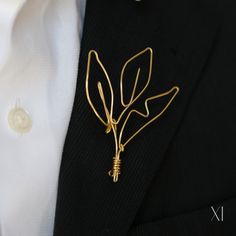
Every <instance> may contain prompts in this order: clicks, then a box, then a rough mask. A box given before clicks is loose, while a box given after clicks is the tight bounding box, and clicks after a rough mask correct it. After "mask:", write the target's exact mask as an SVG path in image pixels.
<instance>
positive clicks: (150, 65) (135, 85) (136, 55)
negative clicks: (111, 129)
mask: <svg viewBox="0 0 236 236" xmlns="http://www.w3.org/2000/svg"><path fill="white" fill-rule="evenodd" d="M146 52H149V53H150V56H149V72H148V78H147V82H146V84H145V85H144V87H143V88H142V90H141V91H140V92H139V93H138V94H137V95H136V96H135V93H136V88H137V84H138V81H139V76H140V71H141V68H138V70H137V74H136V78H135V82H134V86H133V90H132V94H131V98H130V100H129V102H128V103H125V102H124V89H123V80H124V73H125V70H126V68H127V66H128V65H129V64H130V62H133V61H134V60H135V59H136V58H138V57H140V56H142V55H143V54H145V53H146ZM152 66H153V50H152V49H151V48H150V47H147V48H145V49H144V50H143V51H141V52H139V53H138V54H135V55H134V56H133V57H131V58H129V59H128V60H127V61H126V62H125V64H124V66H123V67H122V71H121V75H120V101H121V104H122V106H123V107H125V109H124V110H123V111H122V112H121V114H120V116H119V117H118V119H117V121H116V123H117V124H118V123H119V122H120V120H121V119H122V117H123V115H124V114H125V112H126V111H127V110H128V109H129V108H130V106H131V105H132V104H133V103H134V102H135V101H136V100H137V99H138V98H139V97H140V96H141V95H142V94H143V93H144V91H145V90H146V89H147V87H148V85H149V83H150V80H151V76H152Z"/></svg>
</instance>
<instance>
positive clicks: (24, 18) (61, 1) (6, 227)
mask: <svg viewBox="0 0 236 236" xmlns="http://www.w3.org/2000/svg"><path fill="white" fill-rule="evenodd" d="M84 9H85V0H80V1H78V3H76V0H0V236H52V234H53V227H54V226H53V223H54V215H55V205H56V197H57V182H58V174H59V167H60V161H61V156H62V150H63V144H64V141H65V136H66V132H67V129H68V124H69V120H70V115H71V111H72V106H73V100H74V95H75V87H76V78H77V69H78V58H79V51H80V37H81V32H82V23H83V17H84ZM15 107H19V108H23V109H24V110H25V111H27V112H28V114H29V116H30V118H31V119H32V128H31V130H30V131H29V132H28V133H24V134H23V133H22V134H21V133H17V132H15V131H14V130H12V129H11V128H10V126H9V124H8V120H7V118H8V114H9V112H10V111H11V110H12V109H13V108H15Z"/></svg>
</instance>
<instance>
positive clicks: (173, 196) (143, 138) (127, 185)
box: [54, 0, 236, 236]
mask: <svg viewBox="0 0 236 236" xmlns="http://www.w3.org/2000/svg"><path fill="white" fill-rule="evenodd" d="M233 3H234V2H233V1H230V0H227V1H211V0H207V1H202V2H201V1H194V0H180V1H175V0H165V1H164V0H143V1H141V2H136V1H131V0H130V1H129V0H119V1H111V0H99V1H98V0H87V7H86V16H85V23H84V32H83V39H82V47H81V53H80V63H79V72H78V80H77V88H76V96H75V100H74V106H73V112H72V116H71V122H70V125H69V129H68V133H67V137H66V141H65V146H64V151H63V158H62V163H61V170H60V178H59V186H58V199H57V208H56V217H55V230H54V236H68V235H70V236H80V235H83V236H86V235H92V236H94V235H115V236H123V235H181V236H182V235H183V236H184V235H193V236H195V235H197V236H198V235H199V236H200V235H201V236H205V235H207V236H208V235H216V236H220V235H235V233H236V230H235V229H234V222H235V220H236V219H235V215H236V206H235V201H236V191H235V184H236V171H235V164H236V159H235V152H234V147H235V144H236V143H235V134H236V125H235V120H236V102H235V86H236V68H235V66H236V57H235V55H236V54H235V53H236V46H235V42H236V40H235V39H236V34H235V24H234V22H235V20H236V19H235V18H236V16H235V14H234V9H235V8H234V7H235V4H233ZM146 47H151V48H152V49H153V52H154V64H153V74H152V83H151V88H150V89H149V90H148V91H147V94H146V95H145V96H151V95H153V94H158V93H161V92H165V91H167V90H169V89H170V88H172V87H173V86H175V85H177V86H179V87H180V92H179V94H178V96H177V97H176V99H175V101H174V102H173V104H172V105H171V106H170V108H169V109H168V110H167V111H166V113H165V114H164V116H163V117H161V119H159V120H158V121H156V122H155V123H153V124H152V125H151V126H149V127H147V128H146V129H145V130H144V131H143V132H142V133H141V134H140V135H139V136H138V137H136V138H135V139H134V141H133V142H132V143H130V144H129V145H128V146H127V148H126V150H125V152H124V153H122V159H123V166H122V175H121V177H120V180H119V182H118V183H116V184H114V183H113V182H112V180H111V179H110V178H109V177H108V175H107V171H108V170H109V169H110V168H111V165H112V156H113V154H114V153H113V152H114V145H113V140H112V138H111V137H109V136H107V135H105V132H104V127H103V126H102V125H101V123H99V121H98V120H97V118H96V117H95V115H94V114H93V112H92V110H91V108H90V107H89V104H88V102H87V99H86V94H85V76H86V67H87V59H88V53H89V51H90V50H91V49H95V50H97V51H98V53H99V56H100V58H101V60H102V62H103V64H104V66H105V67H106V69H107V71H108V73H109V75H110V78H111V80H112V84H113V88H114V92H115V94H116V96H115V98H116V99H118V98H119V76H120V71H121V68H122V65H123V63H124V62H125V61H126V60H127V59H128V58H130V57H131V56H132V55H134V54H136V53H138V52H139V51H141V50H143V49H145V48H146ZM140 63H141V66H142V67H145V66H146V64H147V59H146V58H145V57H144V58H143V59H142V60H141V62H140ZM101 76H102V75H101V74H100V72H99V70H96V69H94V74H93V78H94V80H95V81H96V80H98V79H99V78H100V77H101ZM92 90H93V91H94V92H95V91H96V90H97V87H96V83H94V84H93V85H92ZM161 102H162V103H163V104H164V103H165V101H161ZM161 105H162V104H160V106H161ZM140 108H141V105H140ZM152 109H155V106H153V108H152ZM115 112H116V113H118V112H119V109H118V110H117V111H115ZM212 206H213V207H214V209H217V207H219V206H220V207H221V206H223V207H224V215H225V217H224V221H223V222H221V221H220V222H218V221H216V220H215V219H213V220H212V215H213V211H212V208H211V207H212Z"/></svg>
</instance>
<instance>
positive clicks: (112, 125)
mask: <svg viewBox="0 0 236 236" xmlns="http://www.w3.org/2000/svg"><path fill="white" fill-rule="evenodd" d="M145 53H148V55H149V71H148V78H147V81H146V83H145V85H144V86H143V88H142V89H141V91H139V92H137V85H138V84H139V80H140V72H141V69H140V68H138V70H137V73H136V78H135V81H134V85H133V87H132V93H131V95H130V98H129V100H128V101H125V99H124V85H123V82H124V74H125V71H126V68H127V66H128V65H129V64H130V63H131V62H132V61H134V60H135V59H137V58H138V57H140V56H141V55H143V54H145ZM92 56H95V59H96V61H97V63H98V65H99V66H100V68H101V69H102V71H103V73H104V75H105V78H106V80H105V81H106V83H107V86H108V88H109V90H110V91H109V93H110V98H109V102H108V99H107V98H106V97H105V93H104V90H103V88H104V86H103V83H102V82H101V81H98V82H97V89H98V94H99V97H100V99H101V103H102V107H103V110H104V114H103V116H104V117H105V118H102V116H101V115H100V114H99V112H98V110H97V109H96V108H95V106H94V103H93V102H92V100H91V96H90V91H89V81H90V70H91V58H92ZM152 67H153V51H152V49H151V48H146V49H144V50H143V51H141V52H139V53H137V54H136V55H134V56H133V57H131V58H130V59H128V60H127V61H126V62H125V64H124V66H123V68H122V70H121V75H120V102H121V105H122V107H123V110H122V112H121V113H120V115H119V116H118V118H116V119H115V118H114V114H113V113H114V92H113V87H112V84H111V80H110V78H109V75H108V72H107V71H106V69H105V67H104V65H103V64H102V62H101V60H100V59H99V55H98V53H97V52H96V51H95V50H91V51H89V54H88V64H87V72H86V83H85V88H86V96H87V100H88V103H89V105H90V106H91V108H92V110H93V112H94V113H95V115H96V116H97V118H98V119H99V120H100V122H101V123H102V124H103V125H104V126H105V128H106V134H110V133H112V134H113V139H114V143H115V153H114V157H113V167H112V169H111V170H110V171H109V172H108V174H109V176H110V177H112V179H113V182H118V180H119V175H120V174H121V153H122V152H124V150H125V147H126V146H127V144H128V143H130V142H131V141H132V140H133V139H134V138H135V137H136V136H137V135H138V134H139V133H140V132H141V131H142V130H143V129H144V128H146V127H147V126H148V125H150V124H151V123H152V122H154V121H155V120H157V119H158V118H160V117H161V116H162V115H163V114H164V112H165V111H166V110H167V109H168V107H169V106H170V105H171V103H172V102H173V100H174V99H175V97H176V95H177V94H178V92H179V87H177V86H174V87H173V88H171V89H170V90H168V91H166V92H164V93H161V94H158V95H154V96H152V97H149V98H147V99H146V100H145V102H144V105H145V112H144V113H142V112H140V111H138V110H137V109H134V108H133V109H131V107H132V105H133V104H134V103H135V102H136V101H137V100H138V99H139V98H140V96H141V95H142V94H143V93H144V91H145V90H146V89H147V88H148V86H149V84H150V81H151V76H152ZM169 95H171V97H170V99H169V100H168V102H167V104H166V105H165V106H164V108H163V109H162V110H161V111H160V112H159V113H158V114H156V115H155V116H154V117H151V118H150V112H149V106H148V103H149V102H150V101H153V100H158V99H159V98H162V97H165V96H169ZM108 103H109V105H108ZM132 114H136V115H139V116H141V117H143V118H146V119H147V118H149V119H148V120H147V122H146V123H145V124H144V125H142V126H141V127H140V128H139V129H137V130H136V131H135V132H134V133H133V134H132V135H131V136H130V137H128V138H127V139H124V137H123V134H124V130H125V127H126V125H127V123H128V121H129V119H130V117H131V115H132Z"/></svg>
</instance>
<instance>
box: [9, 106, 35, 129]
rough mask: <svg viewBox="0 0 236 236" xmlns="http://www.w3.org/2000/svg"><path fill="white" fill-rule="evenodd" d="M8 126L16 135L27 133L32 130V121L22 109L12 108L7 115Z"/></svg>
mask: <svg viewBox="0 0 236 236" xmlns="http://www.w3.org/2000/svg"><path fill="white" fill-rule="evenodd" d="M8 123H9V126H10V127H11V128H12V130H14V131H15V132H17V133H27V132H29V131H30V130H31V128H32V120H31V118H30V116H29V114H28V113H27V112H26V111H25V110H24V109H23V108H14V109H12V110H11V111H10V112H9V114H8Z"/></svg>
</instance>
